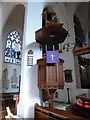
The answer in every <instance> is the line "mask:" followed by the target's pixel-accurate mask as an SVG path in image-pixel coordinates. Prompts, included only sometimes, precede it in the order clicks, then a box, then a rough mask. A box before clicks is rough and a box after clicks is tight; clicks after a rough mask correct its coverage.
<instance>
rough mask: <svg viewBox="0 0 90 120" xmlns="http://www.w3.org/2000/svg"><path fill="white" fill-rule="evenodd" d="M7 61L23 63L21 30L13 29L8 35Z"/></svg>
mask: <svg viewBox="0 0 90 120" xmlns="http://www.w3.org/2000/svg"><path fill="white" fill-rule="evenodd" d="M4 60H5V62H8V63H15V64H21V40H20V35H19V32H18V31H16V30H12V31H11V32H10V33H9V34H8V36H7V42H6V48H5V59H4Z"/></svg>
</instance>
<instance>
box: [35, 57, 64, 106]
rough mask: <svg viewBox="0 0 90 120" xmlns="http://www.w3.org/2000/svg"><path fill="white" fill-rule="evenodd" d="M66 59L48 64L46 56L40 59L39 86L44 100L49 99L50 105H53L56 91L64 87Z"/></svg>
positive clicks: (38, 62) (38, 61)
mask: <svg viewBox="0 0 90 120" xmlns="http://www.w3.org/2000/svg"><path fill="white" fill-rule="evenodd" d="M63 63H64V60H62V59H59V63H53V64H47V63H46V58H42V59H38V60H37V64H38V88H39V89H40V90H41V91H42V101H46V100H48V102H49V107H50V108H52V107H53V97H54V92H55V91H56V90H57V89H63V88H64V78H63Z"/></svg>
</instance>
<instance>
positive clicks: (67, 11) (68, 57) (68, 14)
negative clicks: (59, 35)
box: [54, 3, 88, 102]
mask: <svg viewBox="0 0 90 120" xmlns="http://www.w3.org/2000/svg"><path fill="white" fill-rule="evenodd" d="M59 6H61V8H59ZM59 6H58V7H57V8H56V11H57V13H58V17H59V20H61V21H62V23H64V27H65V28H66V30H69V34H70V37H69V38H68V37H67V38H66V39H65V41H64V43H62V44H61V49H62V47H63V45H64V44H65V43H68V42H71V43H74V42H75V34H74V24H73V15H74V7H73V3H70V4H68V5H67V8H66V7H65V6H64V5H63V6H62V4H61V3H60V4H59ZM71 8H72V11H71ZM62 10H63V11H62ZM62 14H63V15H62ZM61 16H63V18H62V19H61ZM66 18H67V22H66ZM60 58H62V59H64V60H65V62H64V70H65V69H71V70H72V79H73V82H71V83H65V86H64V90H57V91H58V98H55V99H54V100H56V101H61V102H62V101H64V102H67V90H66V88H68V87H69V88H70V100H71V102H76V98H75V96H76V95H78V94H81V93H86V94H87V96H88V89H81V88H77V86H76V76H75V64H74V56H73V53H72V51H71V50H70V51H68V52H67V51H66V50H63V51H62V53H60Z"/></svg>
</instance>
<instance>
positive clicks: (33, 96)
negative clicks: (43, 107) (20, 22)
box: [18, 2, 43, 118]
mask: <svg viewBox="0 0 90 120" xmlns="http://www.w3.org/2000/svg"><path fill="white" fill-rule="evenodd" d="M25 7H26V14H25V15H26V16H25V26H24V38H23V39H24V41H23V50H22V66H21V75H22V76H21V89H20V91H21V92H20V102H19V105H18V115H20V116H21V117H24V118H28V117H30V118H32V117H34V104H35V103H39V104H40V97H39V89H38V87H37V81H38V71H37V70H38V66H37V59H39V58H41V57H42V55H41V53H42V51H40V46H39V44H38V43H36V40H35V31H36V30H38V29H40V28H41V26H42V19H41V17H42V16H41V13H42V9H43V2H41V3H39V2H34V3H33V2H29V3H28V4H27V5H26V6H25ZM30 49H31V50H32V51H33V53H34V54H33V66H27V53H28V51H29V50H30ZM22 107H23V109H22Z"/></svg>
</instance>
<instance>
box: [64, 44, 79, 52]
mask: <svg viewBox="0 0 90 120" xmlns="http://www.w3.org/2000/svg"><path fill="white" fill-rule="evenodd" d="M76 46H77V44H76V43H66V44H64V46H63V50H65V49H66V50H67V51H69V49H73V50H75V48H76Z"/></svg>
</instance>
